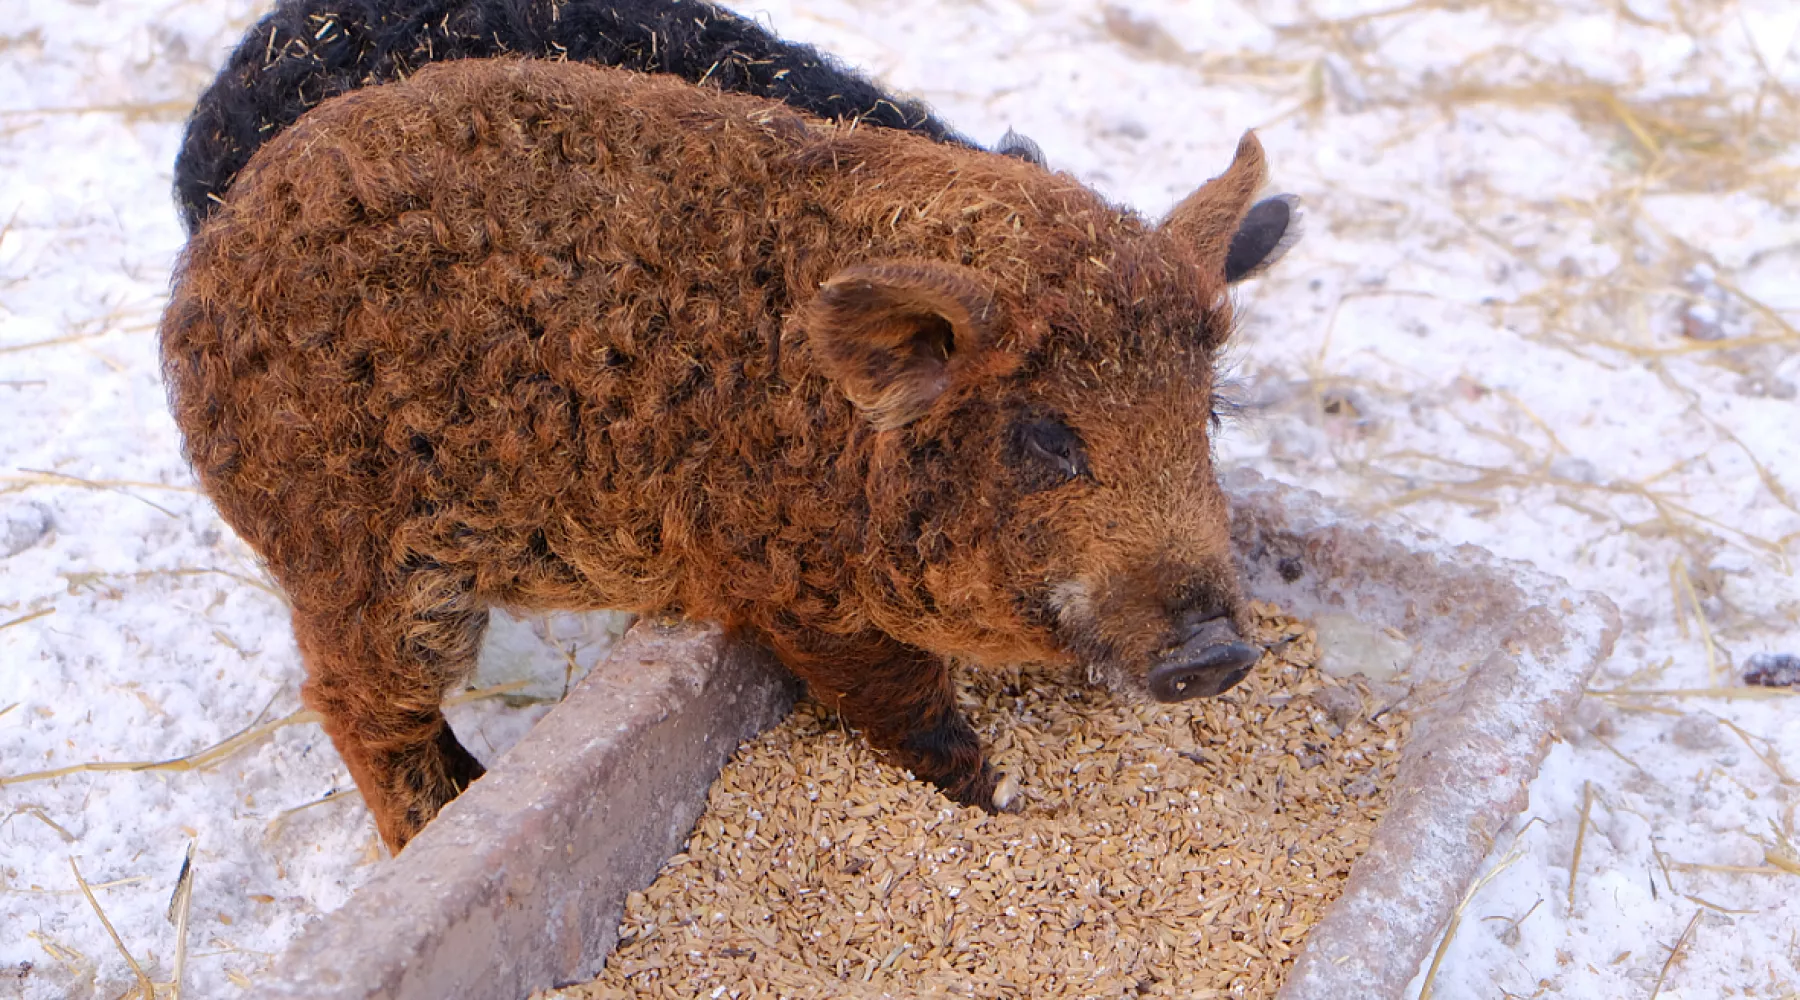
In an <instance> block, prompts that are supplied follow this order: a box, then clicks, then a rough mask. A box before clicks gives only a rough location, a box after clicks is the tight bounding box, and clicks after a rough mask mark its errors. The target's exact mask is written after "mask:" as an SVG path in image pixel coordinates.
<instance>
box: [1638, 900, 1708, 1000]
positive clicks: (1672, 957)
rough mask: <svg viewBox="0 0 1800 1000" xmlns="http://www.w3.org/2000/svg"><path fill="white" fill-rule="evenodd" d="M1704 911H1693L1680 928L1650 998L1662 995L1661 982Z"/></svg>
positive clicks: (1679, 954)
mask: <svg viewBox="0 0 1800 1000" xmlns="http://www.w3.org/2000/svg"><path fill="white" fill-rule="evenodd" d="M1705 912H1706V910H1705V908H1701V909H1698V910H1695V911H1694V916H1693V919H1691V920H1689V921H1688V922H1687V927H1686V928H1685V929H1684V930H1682V932H1681V937H1680V938H1679V939H1678V940H1676V942H1675V947H1673V948H1671V949H1669V957H1668V958H1667V959H1665V960H1664V961H1663V965H1662V971H1661V972H1658V973H1657V974H1656V985H1655V986H1653V987H1651V989H1650V1000H1656V998H1657V997H1659V996H1661V995H1662V988H1663V983H1664V982H1665V981H1667V980H1668V978H1669V970H1670V969H1672V968H1674V967H1675V962H1676V960H1677V959H1679V958H1680V957H1681V952H1682V950H1683V949H1684V948H1686V947H1687V943H1688V939H1689V938H1691V937H1693V936H1694V928H1695V927H1696V926H1698V925H1699V923H1700V915H1701V914H1702V913H1705Z"/></svg>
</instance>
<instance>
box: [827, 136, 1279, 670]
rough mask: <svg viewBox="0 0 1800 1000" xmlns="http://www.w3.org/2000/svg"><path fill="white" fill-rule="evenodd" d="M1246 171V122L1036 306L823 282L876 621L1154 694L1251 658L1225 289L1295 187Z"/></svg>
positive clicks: (937, 283)
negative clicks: (1226, 452)
mask: <svg viewBox="0 0 1800 1000" xmlns="http://www.w3.org/2000/svg"><path fill="white" fill-rule="evenodd" d="M1261 180H1262V163H1261V155H1260V149H1259V148H1258V147H1256V145H1255V142H1254V139H1250V138H1248V137H1246V141H1245V143H1244V144H1243V145H1241V146H1240V148H1239V154H1238V158H1237V161H1236V162H1234V164H1233V167H1232V169H1231V170H1230V171H1228V172H1227V173H1226V174H1225V175H1223V176H1221V177H1219V178H1217V179H1215V180H1214V181H1212V182H1210V183H1209V184H1208V185H1207V186H1206V187H1205V188H1202V189H1201V190H1200V191H1199V192H1196V193H1195V194H1194V195H1193V196H1190V197H1189V198H1188V199H1187V200H1186V201H1184V202H1183V203H1182V205H1181V206H1179V207H1178V208H1177V209H1176V211H1175V213H1173V214H1172V215H1171V218H1170V220H1169V221H1168V222H1166V223H1165V224H1164V225H1163V226H1162V227H1160V228H1158V229H1154V230H1148V231H1143V232H1141V233H1138V234H1136V236H1135V238H1132V239H1129V240H1125V241H1123V242H1121V243H1117V244H1113V245H1109V247H1108V248H1107V255H1106V257H1105V258H1104V259H1103V258H1100V257H1097V256H1090V257H1089V259H1088V260H1087V261H1086V262H1084V263H1081V264H1079V265H1078V266H1076V267H1075V268H1074V269H1073V270H1071V271H1069V272H1068V274H1069V276H1068V278H1067V279H1066V280H1065V281H1064V282H1063V283H1062V284H1063V287H1061V288H1058V289H1055V290H1053V291H1051V292H1049V293H1047V294H1044V295H1041V296H1039V297H1037V298H1036V299H1034V300H1033V301H1030V302H1013V303H1008V302H1006V301H1004V300H1003V297H1002V296H1000V295H998V294H996V293H995V292H994V291H993V290H992V289H991V288H989V287H988V286H987V285H986V283H984V281H983V280H982V276H981V275H980V274H979V273H978V272H975V271H973V270H971V269H968V268H963V267H960V266H957V265H944V264H936V263H932V262H926V261H888V262H881V263H875V264H869V265H861V266H858V267H853V268H851V269H849V270H847V271H846V272H844V273H843V274H841V275H839V276H838V277H837V278H835V279H833V280H832V281H831V282H828V283H827V285H826V286H825V288H824V289H823V290H822V292H821V295H820V299H819V302H818V303H816V304H815V305H814V307H813V310H812V313H811V314H810V315H809V316H808V318H807V326H808V330H809V333H808V337H809V339H810V340H811V341H812V342H813V344H814V350H815V355H816V356H817V357H818V358H819V359H820V361H821V363H822V367H824V368H825V370H826V371H827V373H828V374H830V375H831V376H832V377H833V378H834V380H835V381H837V382H838V384H839V385H840V387H842V388H843V389H844V391H845V393H846V395H848V396H849V397H850V399H851V400H852V401H853V402H855V403H856V404H857V405H858V406H859V407H860V408H861V409H862V410H863V411H864V413H865V414H866V415H867V416H868V417H869V419H870V420H871V421H872V422H873V423H874V424H875V426H876V427H877V428H879V429H881V430H886V431H891V432H892V433H890V434H887V435H884V436H883V437H884V440H883V441H882V442H880V444H879V445H878V447H877V449H876V453H875V458H874V468H872V470H871V481H872V488H871V491H870V493H871V499H872V506H873V508H874V510H873V512H872V521H871V528H870V533H871V536H872V537H871V555H872V556H874V558H871V559H870V560H869V562H868V564H867V565H868V567H869V569H868V570H867V572H866V573H865V575H864V582H863V586H864V587H865V589H867V590H869V591H871V592H872V594H873V596H875V597H876V598H877V599H876V600H875V601H873V602H871V603H873V604H875V605H877V606H879V607H882V608H886V609H888V612H887V614H886V618H887V620H883V621H878V624H880V625H881V626H882V627H883V628H884V629H885V630H887V631H888V632H889V633H890V634H894V635H896V636H897V637H899V638H902V639H904V640H906V641H909V642H912V643H914V644H916V645H919V646H921V647H923V648H927V649H930V650H932V651H934V652H939V653H944V654H951V655H962V656H965V657H969V658H972V659H976V660H1022V659H1060V660H1076V661H1079V662H1083V663H1085V664H1087V665H1088V666H1089V668H1090V670H1091V671H1092V672H1093V673H1096V674H1098V675H1100V676H1102V677H1105V678H1106V679H1108V680H1109V681H1111V682H1112V683H1114V685H1115V686H1117V687H1120V688H1121V689H1122V690H1125V691H1128V692H1133V693H1139V694H1146V693H1147V694H1148V695H1150V696H1151V697H1153V698H1155V699H1157V700H1160V701H1179V700H1183V699H1186V698H1192V697H1200V696H1206V695H1213V694H1218V693H1220V692H1222V691H1224V690H1226V689H1228V688H1230V687H1231V686H1232V685H1234V684H1236V683H1237V682H1238V681H1239V680H1241V679H1242V678H1243V677H1244V675H1245V674H1246V673H1248V671H1249V669H1250V667H1251V666H1252V665H1253V664H1254V663H1255V662H1256V660H1257V657H1258V655H1259V651H1258V650H1257V649H1256V648H1254V647H1253V646H1252V645H1250V644H1249V643H1247V642H1246V641H1245V639H1244V631H1243V630H1244V629H1245V627H1246V625H1247V622H1246V620H1245V618H1246V616H1245V607H1244V599H1243V596H1242V593H1241V591H1240V589H1239V587H1238V583H1237V577H1236V571H1235V569H1234V568H1233V565H1232V557H1231V539H1230V529H1229V520H1228V512H1227V509H1226V504H1225V499H1224V495H1223V494H1222V493H1221V491H1220V489H1219V486H1218V482H1217V479H1216V477H1215V475H1214V471H1213V467H1212V456H1211V441H1210V437H1209V434H1210V432H1211V430H1212V426H1213V423H1214V421H1215V400H1214V394H1213V391H1214V371H1213V369H1214V363H1215V356H1216V354H1217V351H1218V349H1219V348H1220V346H1221V345H1222V344H1223V342H1224V341H1225V339H1226V337H1227V336H1228V335H1229V332H1230V329H1231V323H1232V316H1231V303H1230V298H1229V296H1228V295H1227V294H1226V289H1227V285H1228V283H1229V282H1230V281H1232V280H1236V279H1237V278H1240V277H1242V276H1245V275H1247V274H1250V273H1254V272H1255V271H1256V270H1260V269H1261V268H1262V267H1263V266H1266V265H1267V264H1268V263H1269V262H1271V261H1272V260H1273V258H1274V257H1275V256H1277V255H1278V254H1279V253H1280V252H1281V251H1282V250H1284V249H1285V248H1286V246H1287V244H1288V243H1290V242H1291V237H1292V235H1293V234H1294V233H1295V232H1296V231H1297V230H1296V228H1295V227H1293V226H1292V225H1291V224H1290V223H1291V222H1292V221H1293V220H1292V217H1291V211H1290V210H1291V202H1290V201H1287V200H1271V201H1268V202H1263V203H1260V204H1258V205H1256V206H1255V207H1254V208H1252V207H1251V205H1250V199H1251V198H1252V197H1253V195H1254V192H1255V190H1256V188H1257V187H1258V186H1259V185H1260V183H1261ZM878 615H879V612H878Z"/></svg>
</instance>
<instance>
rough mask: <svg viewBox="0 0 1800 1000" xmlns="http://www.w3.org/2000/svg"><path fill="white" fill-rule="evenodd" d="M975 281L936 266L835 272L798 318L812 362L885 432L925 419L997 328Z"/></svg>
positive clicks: (922, 263)
mask: <svg viewBox="0 0 1800 1000" xmlns="http://www.w3.org/2000/svg"><path fill="white" fill-rule="evenodd" d="M998 313H999V304H998V303H997V302H996V301H995V299H994V295H993V291H992V290H991V289H990V288H989V287H988V285H987V283H986V282H984V281H983V280H982V279H981V275H980V273H979V272H977V271H975V270H973V269H971V268H967V267H963V266H961V265H958V264H946V263H943V262H941V261H931V260H888V261H878V262H874V263H866V264H857V265H854V266H852V267H848V268H846V269H844V270H842V271H839V272H838V273H837V274H836V275H835V276H833V277H832V278H831V280H829V281H827V282H825V284H824V285H822V286H821V287H820V288H819V295H818V297H817V298H815V299H814V300H813V301H812V302H811V303H810V304H809V305H808V306H807V307H806V311H805V313H804V314H803V317H802V323H803V324H804V328H805V331H806V339H807V342H808V343H809V344H810V345H811V347H812V353H813V357H814V359H815V360H816V361H817V363H818V365H819V367H820V368H821V369H822V370H823V371H824V372H825V374H826V375H827V376H829V377H830V378H831V380H832V381H834V382H836V383H837V385H838V387H839V388H840V389H841V390H842V391H843V393H844V395H845V396H847V397H849V399H850V401H851V402H852V403H855V404H856V406H857V408H858V409H861V410H862V411H863V413H864V415H866V416H867V417H868V418H869V421H870V422H871V423H873V424H874V425H875V426H876V427H877V428H878V429H880V430H892V429H893V428H896V427H901V426H904V425H906V424H908V423H910V422H912V421H914V420H917V419H918V418H919V417H921V416H923V415H924V414H925V411H926V410H929V409H931V404H932V403H933V402H935V401H936V400H937V398H938V397H939V396H940V395H942V394H943V392H944V390H945V389H946V388H948V387H949V385H950V382H951V379H952V378H953V377H954V376H955V374H956V372H957V370H958V369H959V368H961V367H963V366H964V365H966V364H967V363H968V361H969V359H971V358H972V357H974V356H975V355H977V354H978V353H979V352H980V350H981V348H982V346H983V345H984V344H985V343H987V341H988V340H989V339H990V334H991V332H992V331H993V330H994V328H995V326H996V324H997V322H998V318H999V317H998Z"/></svg>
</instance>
